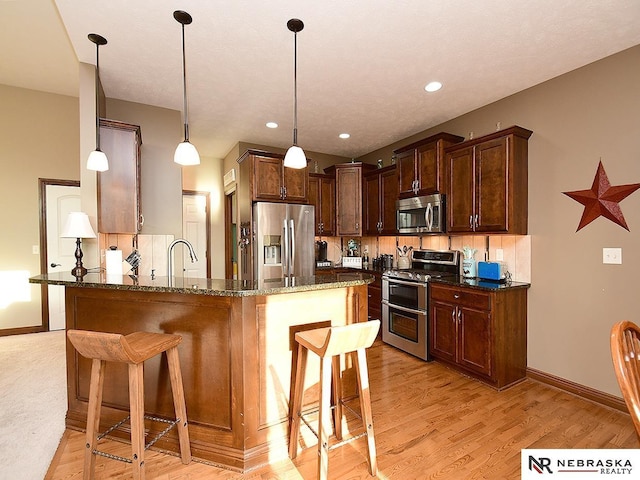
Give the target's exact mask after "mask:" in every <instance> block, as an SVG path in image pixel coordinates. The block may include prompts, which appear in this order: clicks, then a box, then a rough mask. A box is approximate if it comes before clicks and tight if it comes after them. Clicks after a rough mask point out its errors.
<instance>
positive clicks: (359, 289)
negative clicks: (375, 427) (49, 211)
mask: <svg viewBox="0 0 640 480" xmlns="http://www.w3.org/2000/svg"><path fill="white" fill-rule="evenodd" d="M171 280H172V281H171V282H170V281H169V279H168V278H167V277H155V278H152V277H132V276H131V277H130V276H126V275H125V276H118V277H116V278H113V277H110V276H109V277H108V276H106V275H105V274H104V273H89V274H87V275H86V276H85V277H83V278H82V279H81V280H76V278H75V277H73V276H72V275H70V274H68V273H67V274H66V273H56V274H48V275H40V276H37V277H33V278H31V279H30V282H32V283H40V284H52V285H63V286H64V287H65V308H66V328H67V329H82V330H95V331H104V332H113V333H122V334H129V333H131V332H134V331H149V332H160V333H174V334H178V335H181V336H182V338H183V341H182V343H181V344H180V346H179V347H178V350H179V354H180V363H181V366H182V375H183V382H184V388H185V398H186V402H187V416H188V420H189V434H190V439H191V449H192V453H193V455H194V457H196V458H199V459H202V460H205V461H209V462H213V463H216V464H220V465H224V466H227V467H229V468H232V469H234V470H238V471H246V470H249V469H252V468H255V467H257V466H259V465H262V464H265V463H268V462H270V461H273V460H275V459H277V458H283V457H285V456H286V455H287V423H288V422H287V415H288V404H289V390H290V373H291V361H292V348H293V346H294V340H293V338H294V335H295V332H296V331H299V330H301V329H306V328H314V327H321V326H327V325H329V324H330V325H342V324H348V323H354V322H363V321H367V284H368V283H371V282H372V281H373V277H372V276H371V275H368V274H364V273H342V274H336V275H322V276H315V277H304V278H299V277H292V278H284V279H278V280H274V281H269V280H267V281H263V282H259V283H258V282H244V281H236V280H215V279H195V278H194V279H192V278H187V279H183V278H173V279H171ZM160 360H161V359H160V357H159V356H157V357H155V358H153V359H151V360H149V361H147V362H146V363H145V386H144V388H145V410H146V412H147V413H148V414H151V415H156V416H160V417H172V416H173V415H174V413H173V403H172V397H171V389H170V383H169V379H168V373H167V371H166V362H165V361H164V359H162V362H161V361H160ZM310 361H311V360H310ZM126 368H127V367H126V365H120V364H107V367H106V378H105V383H104V395H103V408H102V415H101V422H100V423H101V424H100V427H101V430H104V429H105V428H106V427H109V426H111V425H113V424H115V423H116V422H118V421H120V420H122V418H124V417H125V416H126V413H125V412H124V411H127V410H128V408H129V407H128V405H129V403H128V381H127V371H126ZM314 371H318V370H317V369H316V367H315V366H311V365H310V366H309V372H314ZM90 374H91V362H90V360H87V359H85V358H83V357H81V356H79V355H78V354H77V353H76V352H75V350H74V349H73V347H72V345H71V344H70V343H69V342H67V394H68V411H67V416H66V425H67V427H68V428H72V429H84V428H85V426H86V414H87V405H88V393H89V378H90ZM309 377H310V376H309ZM313 384H314V382H313V381H310V382H309V385H308V386H309V387H312V386H313ZM310 398H311V397H310ZM146 427H147V428H148V429H150V430H151V431H150V432H149V434H150V435H154V434H155V433H157V430H160V429H161V428H163V427H156V426H155V425H152V424H149V425H146ZM113 434H114V435H115V436H119V437H122V438H125V439H128V438H129V437H128V434H129V432H128V430H125V429H124V427H120V428H119V429H118V430H116V431H114V432H113ZM156 446H157V447H159V448H162V449H166V450H170V451H174V452H177V451H178V440H177V435H176V434H175V432H171V433H170V434H169V435H167V436H165V437H163V439H161V440H160V441H159V442H158V443H157V444H156Z"/></svg>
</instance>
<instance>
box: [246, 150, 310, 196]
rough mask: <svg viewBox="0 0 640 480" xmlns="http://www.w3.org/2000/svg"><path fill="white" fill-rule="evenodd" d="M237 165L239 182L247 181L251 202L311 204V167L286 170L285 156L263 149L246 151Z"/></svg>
mask: <svg viewBox="0 0 640 480" xmlns="http://www.w3.org/2000/svg"><path fill="white" fill-rule="evenodd" d="M238 162H239V163H240V177H241V180H240V182H241V183H245V182H248V185H249V187H250V188H249V190H250V195H251V200H252V201H255V202H258V201H266V202H284V203H307V202H308V200H309V199H308V191H309V171H308V170H309V169H308V168H301V169H295V168H288V167H285V166H284V155H281V154H278V153H271V152H263V151H260V150H247V151H246V152H245V153H244V155H242V156H241V157H240V158H239V159H238Z"/></svg>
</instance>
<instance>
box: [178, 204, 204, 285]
mask: <svg viewBox="0 0 640 480" xmlns="http://www.w3.org/2000/svg"><path fill="white" fill-rule="evenodd" d="M182 234H183V235H184V238H185V239H186V240H188V241H189V243H191V245H193V249H194V250H195V252H196V255H197V256H198V261H197V262H195V263H191V257H189V250H188V249H187V248H183V249H182V251H183V252H184V253H183V262H184V263H183V266H184V275H185V277H191V278H207V197H206V196H205V195H201V194H195V195H192V194H187V195H183V196H182Z"/></svg>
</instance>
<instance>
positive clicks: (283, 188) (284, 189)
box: [282, 187, 287, 198]
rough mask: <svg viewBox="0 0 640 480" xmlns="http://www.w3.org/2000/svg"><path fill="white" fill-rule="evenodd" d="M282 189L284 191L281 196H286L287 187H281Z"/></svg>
mask: <svg viewBox="0 0 640 480" xmlns="http://www.w3.org/2000/svg"><path fill="white" fill-rule="evenodd" d="M282 190H283V192H284V197H282V198H287V187H282Z"/></svg>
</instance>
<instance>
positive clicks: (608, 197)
mask: <svg viewBox="0 0 640 480" xmlns="http://www.w3.org/2000/svg"><path fill="white" fill-rule="evenodd" d="M638 188H640V183H632V184H629V185H618V186H615V187H612V186H611V184H610V183H609V179H608V178H607V173H606V172H605V171H604V167H603V166H602V162H600V163H599V164H598V170H597V171H596V176H595V178H594V179H593V185H591V190H576V191H575V192H562V193H564V194H565V195H567V196H568V197H570V198H573V199H574V200H575V201H576V202H578V203H581V204H582V205H584V212H583V213H582V218H581V219H580V225H578V230H580V229H581V228H582V227H586V226H587V225H588V224H590V223H591V222H593V221H594V220H595V219H596V218H598V217H600V216H603V217H605V218H608V219H609V220H611V221H612V222H613V223H617V224H618V225H620V226H621V227H623V228H625V229H627V230H629V227H627V222H626V221H625V220H624V215H622V210H621V209H620V205H618V203H619V202H621V201H622V200H623V199H625V198H627V197H628V196H629V195H631V194H632V193H633V192H635V191H636V190H638ZM578 230H576V232H577V231H578Z"/></svg>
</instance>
